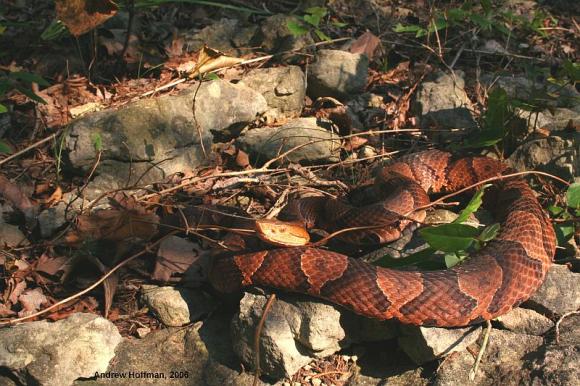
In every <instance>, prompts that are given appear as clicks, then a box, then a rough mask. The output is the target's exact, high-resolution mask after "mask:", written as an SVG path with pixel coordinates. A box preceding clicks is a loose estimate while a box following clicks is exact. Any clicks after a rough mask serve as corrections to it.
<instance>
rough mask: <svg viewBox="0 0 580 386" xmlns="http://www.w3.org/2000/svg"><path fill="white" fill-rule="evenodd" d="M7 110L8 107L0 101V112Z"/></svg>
mask: <svg viewBox="0 0 580 386" xmlns="http://www.w3.org/2000/svg"><path fill="white" fill-rule="evenodd" d="M6 112H8V108H7V107H6V106H4V105H3V104H2V103H0V114H2V113H6Z"/></svg>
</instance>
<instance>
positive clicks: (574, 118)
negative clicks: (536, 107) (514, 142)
mask: <svg viewBox="0 0 580 386" xmlns="http://www.w3.org/2000/svg"><path fill="white" fill-rule="evenodd" d="M516 114H517V115H518V116H519V117H520V118H524V119H526V121H527V124H528V131H530V132H533V130H534V129H540V128H541V129H546V130H549V131H562V130H565V129H567V128H569V127H579V126H580V105H578V106H575V107H574V109H567V108H554V109H552V111H550V110H544V111H540V112H539V113H537V114H536V113H531V114H530V112H528V111H522V110H517V111H516Z"/></svg>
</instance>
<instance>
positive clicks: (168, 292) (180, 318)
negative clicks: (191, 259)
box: [141, 284, 215, 327]
mask: <svg viewBox="0 0 580 386" xmlns="http://www.w3.org/2000/svg"><path fill="white" fill-rule="evenodd" d="M141 296H142V298H143V301H144V302H145V303H146V304H147V305H148V306H149V308H151V310H152V311H153V312H154V313H155V315H156V316H157V317H158V318H159V320H160V321H161V322H162V323H163V324H165V325H166V326H174V327H178V326H183V325H185V324H189V323H191V322H195V321H196V320H199V319H200V317H202V316H203V315H207V314H208V313H209V312H211V311H212V310H213V309H214V308H215V302H214V300H213V299H212V298H211V297H210V296H209V295H207V294H206V293H204V292H202V291H201V290H195V289H188V288H175V287H158V286H156V285H150V284H144V285H142V286H141Z"/></svg>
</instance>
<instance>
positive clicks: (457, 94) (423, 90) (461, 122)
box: [414, 71, 476, 139]
mask: <svg viewBox="0 0 580 386" xmlns="http://www.w3.org/2000/svg"><path fill="white" fill-rule="evenodd" d="M464 87H465V82H464V80H463V73H462V72H461V71H456V72H455V76H452V75H449V74H446V73H442V72H440V73H437V74H435V79H434V80H432V81H425V82H422V83H421V85H420V86H419V88H418V90H417V97H416V100H415V105H414V109H415V110H416V112H417V114H418V116H419V120H420V125H421V128H423V129H428V128H430V127H432V126H434V127H436V128H439V129H473V128H475V127H476V122H475V119H474V118H473V115H472V113H471V111H472V104H471V101H470V100H469V98H468V97H467V93H466V92H465V90H464ZM449 135H451V134H449ZM449 135H446V136H445V139H448V138H447V137H449Z"/></svg>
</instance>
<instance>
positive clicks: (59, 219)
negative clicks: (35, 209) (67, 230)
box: [38, 202, 67, 238]
mask: <svg viewBox="0 0 580 386" xmlns="http://www.w3.org/2000/svg"><path fill="white" fill-rule="evenodd" d="M66 207H67V205H66V203H65V202H59V203H58V204H57V205H55V206H53V207H50V208H47V209H45V210H43V211H42V212H40V214H39V215H38V227H39V228H40V236H42V237H43V238H47V237H50V236H52V235H53V234H54V232H56V231H57V229H59V228H60V227H62V226H63V225H64V224H65V223H66V221H67V220H66V216H65V215H66V213H65V211H66Z"/></svg>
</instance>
